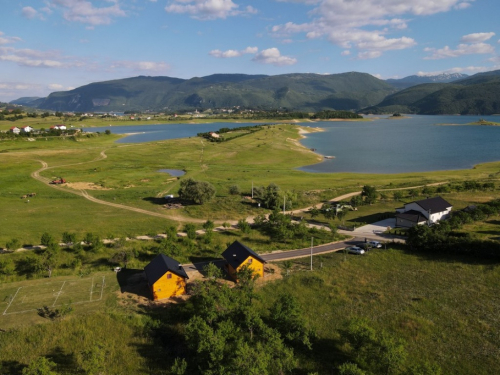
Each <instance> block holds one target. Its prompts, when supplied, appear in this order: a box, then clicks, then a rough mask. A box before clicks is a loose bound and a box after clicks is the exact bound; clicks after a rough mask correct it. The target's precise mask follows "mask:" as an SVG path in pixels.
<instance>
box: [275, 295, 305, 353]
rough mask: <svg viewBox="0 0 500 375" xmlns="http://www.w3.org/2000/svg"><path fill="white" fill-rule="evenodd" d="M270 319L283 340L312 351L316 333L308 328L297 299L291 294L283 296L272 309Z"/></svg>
mask: <svg viewBox="0 0 500 375" xmlns="http://www.w3.org/2000/svg"><path fill="white" fill-rule="evenodd" d="M270 319H271V322H272V325H273V327H274V328H276V329H277V330H278V331H279V332H280V333H281V335H282V337H283V338H285V339H286V340H288V341H290V342H292V343H300V344H302V345H304V346H305V347H307V348H308V349H312V343H311V338H312V337H314V333H313V332H312V331H311V330H310V329H309V328H307V326H306V323H305V320H304V318H303V314H302V311H301V309H300V306H299V303H298V301H297V299H296V298H295V297H294V296H293V295H291V294H288V293H287V294H282V295H280V296H279V297H278V300H277V301H276V302H275V303H274V304H273V306H272V307H271V309H270Z"/></svg>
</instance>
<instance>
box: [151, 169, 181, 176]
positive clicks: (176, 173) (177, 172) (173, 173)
mask: <svg viewBox="0 0 500 375" xmlns="http://www.w3.org/2000/svg"><path fill="white" fill-rule="evenodd" d="M158 172H162V173H168V174H169V175H171V176H172V177H181V176H184V175H185V174H186V172H184V171H181V170H180V169H158Z"/></svg>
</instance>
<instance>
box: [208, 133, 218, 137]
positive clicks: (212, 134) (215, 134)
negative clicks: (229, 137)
mask: <svg viewBox="0 0 500 375" xmlns="http://www.w3.org/2000/svg"><path fill="white" fill-rule="evenodd" d="M210 136H211V137H212V138H220V135H219V134H217V133H210Z"/></svg>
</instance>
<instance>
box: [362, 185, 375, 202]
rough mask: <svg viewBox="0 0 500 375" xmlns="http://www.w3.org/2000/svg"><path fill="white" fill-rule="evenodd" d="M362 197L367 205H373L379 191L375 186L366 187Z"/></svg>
mask: <svg viewBox="0 0 500 375" xmlns="http://www.w3.org/2000/svg"><path fill="white" fill-rule="evenodd" d="M361 196H362V197H363V198H364V201H365V203H367V204H373V203H375V201H376V200H377V196H378V194H377V189H376V188H375V187H374V186H370V185H365V186H363V190H362V191H361Z"/></svg>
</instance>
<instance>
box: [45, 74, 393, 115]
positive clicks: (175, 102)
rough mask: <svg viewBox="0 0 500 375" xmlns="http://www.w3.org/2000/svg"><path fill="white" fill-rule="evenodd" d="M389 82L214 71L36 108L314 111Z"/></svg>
mask: <svg viewBox="0 0 500 375" xmlns="http://www.w3.org/2000/svg"><path fill="white" fill-rule="evenodd" d="M394 91H395V89H394V87H393V86H391V85H390V84H388V83H387V82H384V81H382V80H379V79H378V78H375V77H373V76H372V75H370V74H367V73H357V72H350V73H341V74H331V75H321V74H311V73H295V74H283V75H276V76H267V75H246V74H214V75H210V76H207V77H194V78H191V79H180V78H171V77H145V76H139V77H133V78H126V79H119V80H113V81H105V82H96V83H91V84H89V85H85V86H81V87H78V88H76V89H74V90H71V91H61V92H54V93H52V94H50V95H49V96H48V97H47V98H45V99H43V100H42V101H41V103H40V104H39V105H38V108H41V109H49V110H55V111H76V112H90V111H91V112H95V111H106V112H109V111H124V110H137V111H145V110H155V111H178V110H190V109H192V110H194V109H200V110H203V109H209V108H225V107H226V108H227V107H234V106H240V107H243V108H255V109H259V108H260V109H278V108H281V109H283V108H286V109H289V110H298V111H310V112H315V111H319V110H323V109H330V110H354V111H356V110H359V109H361V108H363V107H366V106H370V105H374V104H376V103H378V102H380V101H382V100H383V99H384V98H385V97H386V96H387V95H388V94H391V93H393V92H394Z"/></svg>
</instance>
